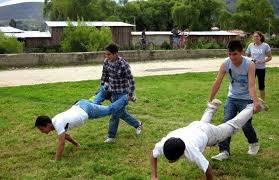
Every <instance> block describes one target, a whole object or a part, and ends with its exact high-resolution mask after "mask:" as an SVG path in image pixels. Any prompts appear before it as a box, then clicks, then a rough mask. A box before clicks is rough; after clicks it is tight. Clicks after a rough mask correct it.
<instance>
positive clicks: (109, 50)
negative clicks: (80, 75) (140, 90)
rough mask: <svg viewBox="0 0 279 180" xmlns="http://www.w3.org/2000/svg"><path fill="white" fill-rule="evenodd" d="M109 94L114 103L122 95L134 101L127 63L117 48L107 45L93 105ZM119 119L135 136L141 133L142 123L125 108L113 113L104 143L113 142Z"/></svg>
mask: <svg viewBox="0 0 279 180" xmlns="http://www.w3.org/2000/svg"><path fill="white" fill-rule="evenodd" d="M108 92H109V93H111V101H112V102H114V101H116V100H118V99H119V98H121V97H122V96H123V95H127V94H128V96H129V100H131V101H135V100H136V97H135V81H134V77H133V75H132V73H131V69H130V66H129V64H128V62H127V61H126V60H125V59H124V58H123V57H120V56H119V55H118V47H117V46H116V45H115V44H109V45H108V46H106V48H105V60H104V64H103V71H102V77H101V88H100V91H99V92H98V94H97V95H96V97H95V100H94V103H96V104H100V103H101V102H102V101H104V99H105V95H106V93H108ZM119 118H121V119H123V120H124V121H126V122H127V123H128V124H129V125H131V126H133V127H134V128H135V129H136V134H137V135H139V134H140V133H141V126H142V123H141V122H140V121H138V120H137V119H136V118H135V117H134V116H132V115H130V114H129V113H128V112H127V110H126V109H125V107H124V108H123V109H122V110H120V111H118V112H117V113H113V114H112V117H111V119H110V121H109V130H108V136H107V139H106V140H105V142H114V141H115V136H116V132H117V129H118V124H119Z"/></svg>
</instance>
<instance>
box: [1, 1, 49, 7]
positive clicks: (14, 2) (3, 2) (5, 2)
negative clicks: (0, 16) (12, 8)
mask: <svg viewBox="0 0 279 180" xmlns="http://www.w3.org/2000/svg"><path fill="white" fill-rule="evenodd" d="M23 2H44V0H0V6H7V5H11V4H17V3H23Z"/></svg>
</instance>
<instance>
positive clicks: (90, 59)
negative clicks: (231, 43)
mask: <svg viewBox="0 0 279 180" xmlns="http://www.w3.org/2000/svg"><path fill="white" fill-rule="evenodd" d="M272 52H274V53H275V52H276V53H277V54H278V53H279V49H273V50H272ZM119 54H120V55H122V56H123V57H125V58H126V59H127V60H128V61H129V62H135V61H152V60H164V59H165V60H170V59H187V58H207V57H225V56H226V50H225V49H211V50H209V49H201V50H157V51H121V52H119ZM103 59H104V57H103V52H90V53H24V54H0V66H2V67H34V66H42V65H81V64H92V63H102V62H103Z"/></svg>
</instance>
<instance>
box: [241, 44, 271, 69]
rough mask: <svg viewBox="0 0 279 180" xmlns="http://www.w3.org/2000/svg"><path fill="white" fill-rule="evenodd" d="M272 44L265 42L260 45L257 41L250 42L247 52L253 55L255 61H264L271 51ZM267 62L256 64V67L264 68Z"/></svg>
mask: <svg viewBox="0 0 279 180" xmlns="http://www.w3.org/2000/svg"><path fill="white" fill-rule="evenodd" d="M270 51H271V49H270V46H269V45H268V44H267V43H265V42H263V43H261V44H260V45H256V44H255V43H250V44H249V46H248V48H247V50H246V53H247V54H250V55H251V58H252V59H253V60H255V61H263V60H265V57H266V54H267V53H268V52H270ZM264 68H265V63H263V64H256V69H264Z"/></svg>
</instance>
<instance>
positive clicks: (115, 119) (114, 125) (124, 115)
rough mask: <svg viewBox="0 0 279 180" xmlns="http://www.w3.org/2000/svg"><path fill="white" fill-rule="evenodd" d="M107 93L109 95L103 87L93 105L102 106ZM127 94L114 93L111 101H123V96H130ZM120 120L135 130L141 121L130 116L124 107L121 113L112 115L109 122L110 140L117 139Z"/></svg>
mask: <svg viewBox="0 0 279 180" xmlns="http://www.w3.org/2000/svg"><path fill="white" fill-rule="evenodd" d="M106 93H108V91H107V90H106V89H105V88H104V87H103V86H101V87H100V89H99V91H98V93H97V94H96V96H95V99H94V100H93V103H96V104H100V103H101V102H103V101H104V100H105V96H106ZM127 94H128V93H119V94H117V93H112V97H111V101H112V102H116V101H117V100H119V99H121V98H122V96H128V95H127ZM120 118H121V119H123V120H124V121H125V122H126V123H128V124H129V125H131V126H133V127H134V128H137V127H139V126H140V123H139V121H138V120H137V119H136V118H135V117H134V116H132V115H130V114H129V113H128V112H127V110H126V109H125V106H124V107H123V108H122V109H120V110H119V111H117V112H113V113H112V117H111V119H110V121H109V130H108V137H109V138H115V136H116V133H117V129H118V125H119V119H120Z"/></svg>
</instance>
